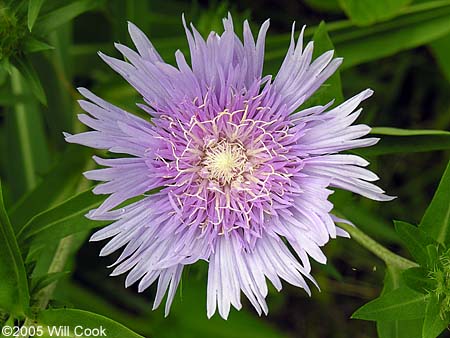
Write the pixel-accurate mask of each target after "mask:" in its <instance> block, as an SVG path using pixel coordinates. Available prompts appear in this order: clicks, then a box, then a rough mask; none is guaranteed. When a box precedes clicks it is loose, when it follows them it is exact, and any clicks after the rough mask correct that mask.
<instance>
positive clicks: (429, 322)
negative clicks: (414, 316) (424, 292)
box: [422, 295, 448, 338]
mask: <svg viewBox="0 0 450 338" xmlns="http://www.w3.org/2000/svg"><path fill="white" fill-rule="evenodd" d="M440 303H441V302H440V301H439V298H438V297H437V296H436V295H433V296H432V297H431V299H430V301H429V302H428V304H427V308H426V310H425V321H424V322H423V329H422V338H436V337H437V336H439V335H440V333H441V332H442V331H444V329H445V328H446V327H447V326H448V316H446V318H442V317H441V313H440Z"/></svg>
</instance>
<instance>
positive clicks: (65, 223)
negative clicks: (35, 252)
mask: <svg viewBox="0 0 450 338" xmlns="http://www.w3.org/2000/svg"><path fill="white" fill-rule="evenodd" d="M103 200H104V196H102V195H94V194H93V193H92V192H91V191H90V190H88V191H85V192H82V193H80V194H78V195H76V196H75V197H72V198H70V199H68V200H66V201H64V202H62V203H61V204H59V205H57V206H56V207H54V208H51V209H49V210H46V211H44V212H42V213H40V214H38V215H36V216H34V217H33V218H32V219H31V220H30V221H29V222H28V223H27V224H25V225H24V226H23V227H22V228H20V229H19V231H18V234H17V238H18V240H19V242H21V241H28V240H30V239H31V238H33V240H34V243H35V244H36V243H47V242H52V241H56V240H59V239H61V238H64V237H66V236H68V235H70V234H73V233H76V232H80V231H83V230H89V229H92V228H95V227H98V226H101V225H102V224H104V223H105V222H98V221H92V220H90V219H87V218H86V217H85V214H86V213H87V212H88V211H89V210H91V209H94V208H96V207H98V206H99V205H100V203H101V202H102V201H103Z"/></svg>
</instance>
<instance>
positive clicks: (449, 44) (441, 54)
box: [430, 34, 450, 82]
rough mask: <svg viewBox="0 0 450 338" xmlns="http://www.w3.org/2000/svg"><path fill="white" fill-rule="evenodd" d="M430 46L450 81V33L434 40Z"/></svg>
mask: <svg viewBox="0 0 450 338" xmlns="http://www.w3.org/2000/svg"><path fill="white" fill-rule="evenodd" d="M430 47H431V52H432V53H433V55H434V57H435V59H436V61H437V63H438V65H439V67H440V68H441V70H442V72H443V74H444V75H445V77H446V78H447V80H448V81H449V82H450V34H448V35H446V36H444V37H442V38H440V39H437V40H435V41H433V42H432V43H431V44H430Z"/></svg>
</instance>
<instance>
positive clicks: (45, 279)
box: [31, 271, 70, 295]
mask: <svg viewBox="0 0 450 338" xmlns="http://www.w3.org/2000/svg"><path fill="white" fill-rule="evenodd" d="M69 273H70V272H69V271H61V272H53V273H48V274H46V275H44V276H39V277H33V278H32V279H31V294H32V295H33V294H36V293H37V292H38V291H39V290H41V289H43V288H45V287H46V286H48V285H50V284H52V283H53V282H56V281H58V280H59V279H61V278H62V277H66V276H68V275H69Z"/></svg>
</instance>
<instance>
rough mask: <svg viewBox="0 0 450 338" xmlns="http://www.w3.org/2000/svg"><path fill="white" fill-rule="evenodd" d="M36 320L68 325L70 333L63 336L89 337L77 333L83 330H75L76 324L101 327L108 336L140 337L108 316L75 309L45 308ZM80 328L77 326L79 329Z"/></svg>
mask: <svg viewBox="0 0 450 338" xmlns="http://www.w3.org/2000/svg"><path fill="white" fill-rule="evenodd" d="M37 322H38V323H39V324H40V325H50V326H57V327H59V326H69V327H70V335H66V336H65V337H89V335H84V334H81V335H78V334H79V333H81V332H83V331H75V328H76V327H77V326H82V327H83V328H89V329H94V328H100V327H101V328H103V329H104V330H105V331H104V336H105V337H108V338H142V336H140V335H138V334H137V333H135V332H133V331H131V330H130V329H128V328H127V327H125V326H124V325H122V324H120V323H118V322H115V321H113V320H111V319H109V318H106V317H103V316H100V315H98V314H95V313H92V312H88V311H83V310H76V309H52V310H45V311H42V312H41V313H39V315H38V317H37ZM79 329H80V328H78V330H79ZM51 336H52V335H50V334H46V335H43V336H42V337H51Z"/></svg>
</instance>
